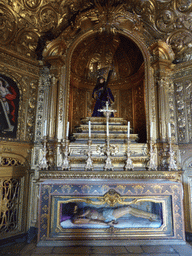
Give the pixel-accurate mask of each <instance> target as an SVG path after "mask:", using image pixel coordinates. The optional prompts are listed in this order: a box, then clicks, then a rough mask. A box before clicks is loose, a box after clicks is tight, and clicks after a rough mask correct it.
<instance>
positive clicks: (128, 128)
mask: <svg viewBox="0 0 192 256" xmlns="http://www.w3.org/2000/svg"><path fill="white" fill-rule="evenodd" d="M129 137H130V122H128V123H127V138H129Z"/></svg>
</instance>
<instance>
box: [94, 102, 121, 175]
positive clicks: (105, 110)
mask: <svg viewBox="0 0 192 256" xmlns="http://www.w3.org/2000/svg"><path fill="white" fill-rule="evenodd" d="M98 111H99V112H103V113H106V127H107V147H106V155H107V159H106V162H105V166H104V170H107V171H109V170H113V165H112V162H111V159H110V154H111V153H110V145H109V117H110V115H111V113H113V112H117V110H113V109H109V102H108V101H106V106H105V108H103V109H99V110H98Z"/></svg>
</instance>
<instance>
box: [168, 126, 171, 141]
mask: <svg viewBox="0 0 192 256" xmlns="http://www.w3.org/2000/svg"><path fill="white" fill-rule="evenodd" d="M168 137H169V138H171V124H170V123H168Z"/></svg>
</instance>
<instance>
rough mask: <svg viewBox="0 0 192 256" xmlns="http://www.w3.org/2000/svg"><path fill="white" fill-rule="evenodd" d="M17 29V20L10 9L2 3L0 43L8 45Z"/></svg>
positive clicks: (0, 10)
mask: <svg viewBox="0 0 192 256" xmlns="http://www.w3.org/2000/svg"><path fill="white" fill-rule="evenodd" d="M16 30H17V21H16V18H15V16H14V14H13V12H12V11H11V10H10V8H8V7H6V6H5V5H3V4H0V43H1V44H3V45H6V44H8V43H10V42H11V41H12V40H13V38H14V36H15V33H16Z"/></svg>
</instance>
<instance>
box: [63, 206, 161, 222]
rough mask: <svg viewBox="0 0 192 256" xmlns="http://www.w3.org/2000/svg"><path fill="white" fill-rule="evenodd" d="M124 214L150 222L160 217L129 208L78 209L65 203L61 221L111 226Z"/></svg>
mask: <svg viewBox="0 0 192 256" xmlns="http://www.w3.org/2000/svg"><path fill="white" fill-rule="evenodd" d="M126 214H130V215H132V216H135V217H139V218H144V219H148V220H150V221H159V220H160V217H159V216H158V215H156V214H153V213H151V212H146V211H143V210H139V209H136V208H133V207H131V206H122V207H117V208H113V207H111V208H105V207H102V208H95V207H84V208H82V209H79V208H78V205H77V204H76V203H67V204H65V205H64V207H63V209H62V215H63V216H62V220H68V219H70V220H71V222H72V223H73V224H98V225H106V226H113V225H115V224H118V219H119V218H121V217H123V216H124V215H126Z"/></svg>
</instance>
